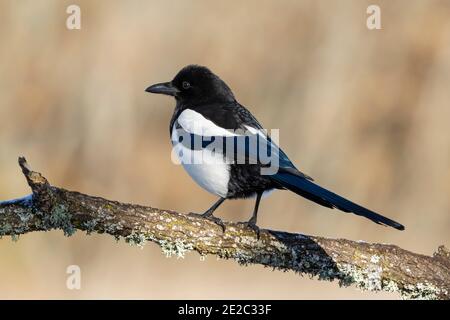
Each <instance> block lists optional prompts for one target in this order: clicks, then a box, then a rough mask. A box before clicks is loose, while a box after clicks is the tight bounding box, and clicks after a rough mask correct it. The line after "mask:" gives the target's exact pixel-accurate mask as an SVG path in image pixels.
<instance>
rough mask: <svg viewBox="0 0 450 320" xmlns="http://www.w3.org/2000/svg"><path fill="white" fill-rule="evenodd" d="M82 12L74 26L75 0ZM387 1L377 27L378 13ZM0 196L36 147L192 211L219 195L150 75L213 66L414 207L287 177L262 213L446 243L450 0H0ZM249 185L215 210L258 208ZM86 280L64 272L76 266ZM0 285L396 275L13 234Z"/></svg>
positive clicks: (44, 167) (200, 290) (286, 288)
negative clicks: (373, 13) (373, 17)
mask: <svg viewBox="0 0 450 320" xmlns="http://www.w3.org/2000/svg"><path fill="white" fill-rule="evenodd" d="M72 3H76V4H78V5H79V6H80V7H81V18H82V29H81V30H79V31H77V30H74V31H70V30H67V29H66V27H65V21H66V18H67V16H68V15H67V14H66V7H67V6H68V5H70V4H72ZM372 3H376V4H378V5H380V7H381V18H382V30H374V31H370V30H368V29H367V27H366V18H367V14H366V8H367V6H368V5H369V4H372ZM0 41H1V46H0V177H1V178H0V198H1V199H9V198H15V197H19V196H23V195H25V194H28V193H29V189H28V187H27V185H26V183H25V181H24V178H23V176H22V175H21V173H20V170H19V167H18V166H17V162H16V160H17V157H18V156H19V155H25V156H26V157H27V159H28V161H29V162H30V164H31V165H32V167H33V168H35V169H36V170H38V171H41V172H42V173H44V174H45V175H46V177H47V178H48V179H49V180H50V181H51V182H52V183H53V184H55V185H59V186H64V187H66V188H68V189H73V190H78V191H82V192H85V193H88V194H93V195H99V196H102V197H106V198H110V199H116V200H119V201H125V202H134V203H140V204H145V205H152V206H155V207H160V208H168V209H174V210H179V211H182V212H189V211H197V212H200V211H203V210H205V209H206V208H208V207H209V206H210V205H211V203H212V202H213V201H215V197H214V196H212V195H209V194H208V193H207V192H206V191H203V190H202V189H200V187H198V186H197V185H196V184H195V183H194V182H193V181H192V180H191V179H190V178H189V177H188V175H187V174H186V173H185V172H184V170H183V169H182V168H181V167H180V166H176V165H174V164H173V163H172V162H171V161H170V151H171V146H170V142H169V134H168V123H169V119H170V117H171V114H172V110H173V106H174V101H172V100H171V99H168V98H166V97H162V96H155V95H149V94H146V93H145V92H144V89H145V88H146V87H147V86H148V85H150V84H152V83H155V82H160V81H166V80H170V79H171V78H172V77H173V76H174V75H175V74H176V72H177V71H178V70H179V69H180V68H181V67H183V66H184V65H187V64H190V63H198V64H203V65H207V66H209V67H210V68H211V69H212V70H213V71H215V72H216V73H217V74H219V75H220V76H221V77H222V78H223V79H224V80H225V81H226V82H227V83H228V84H229V85H230V87H231V88H232V89H233V90H234V92H235V94H236V96H237V98H238V100H239V101H240V102H241V103H242V104H244V105H246V106H247V107H249V109H250V110H251V111H252V112H253V113H254V114H255V115H256V116H257V117H258V118H259V119H260V120H261V122H262V123H263V125H264V126H265V127H267V128H280V143H281V145H282V147H283V148H284V150H285V151H286V152H287V153H288V154H289V155H290V157H291V159H292V160H293V161H294V162H295V163H296V164H298V167H299V168H300V169H302V171H304V172H306V173H308V174H310V175H312V176H313V177H314V178H315V179H316V180H317V181H318V182H319V183H321V184H322V185H324V186H327V187H329V188H331V189H333V190H335V191H337V192H339V193H340V194H342V195H345V196H347V197H349V198H350V199H353V200H355V201H357V202H359V203H361V204H364V205H367V206H368V207H369V208H373V209H374V210H377V211H379V212H381V213H383V214H384V215H387V216H389V217H391V218H394V219H396V220H398V221H400V222H402V223H403V224H405V225H406V231H404V232H399V231H396V230H394V229H391V228H383V227H380V226H378V225H376V224H373V223H372V222H370V221H368V220H365V219H362V218H359V217H356V216H353V215H348V214H344V213H341V212H339V211H331V210H329V209H326V208H323V207H320V206H317V205H315V204H312V203H309V202H307V201H306V200H304V199H302V198H300V197H297V196H296V195H294V194H291V193H289V192H276V193H274V194H273V195H272V196H271V197H269V198H267V199H265V200H264V201H263V203H262V207H261V210H260V218H259V224H260V226H261V227H265V228H273V229H278V230H287V231H292V232H303V233H307V234H315V235H322V236H327V237H343V238H348V239H354V240H358V239H362V240H366V241H376V242H383V243H394V244H397V245H399V246H402V247H404V248H406V249H409V250H413V251H415V252H419V253H424V254H432V252H433V251H434V250H436V249H437V247H438V245H440V244H445V245H447V246H448V245H450V233H449V228H450V212H449V210H450V196H449V194H450V90H449V88H450V83H449V81H450V1H422V0H417V1H410V0H404V1H400V0H399V1H395V2H392V1H370V2H369V1H360V0H346V1H327V0H321V1H316V0H314V1H300V0H299V1H261V0H252V1H244V2H239V4H238V3H237V2H234V1H227V2H225V1H221V2H218V1H100V0H96V1H76V2H72V1H56V0H45V1H44V0H40V1H31V0H29V1H25V0H21V1H13V0H0ZM252 208H253V201H235V202H228V203H226V204H225V205H224V206H223V207H222V208H221V209H220V210H219V215H220V216H221V217H224V218H226V219H229V220H244V219H247V218H248V217H249V216H250V213H251V210H252ZM71 264H76V265H79V266H80V267H81V271H82V289H81V290H79V291H77V290H73V291H71V290H68V289H67V288H66V277H67V275H66V273H65V271H66V267H67V266H68V265H71ZM0 298H62V299H68V298H163V299H166V298H169V299H170V298H178V299H182V298H274V299H281V298H284V299H298V298H302V299H315V298H323V299H335V298H339V299H356V298H357V299H368V298H375V299H383V298H398V297H397V296H396V295H391V294H387V293H380V294H372V293H361V292H359V291H357V290H356V289H354V288H346V289H340V288H339V287H338V285H337V284H336V283H325V282H319V281H316V280H310V279H308V278H307V277H305V278H302V277H300V276H298V275H295V274H293V273H283V272H273V271H271V270H270V269H265V268H262V267H259V266H249V267H245V268H244V267H240V266H238V265H237V264H236V263H235V262H232V261H217V260H216V258H215V257H207V258H206V261H200V258H199V256H198V255H197V254H195V253H190V254H188V255H187V257H186V258H185V259H184V260H177V259H175V258H172V259H166V258H165V257H164V256H163V255H162V254H161V252H160V250H159V249H158V248H157V247H156V246H155V245H153V244H149V245H147V246H145V248H144V249H143V250H140V249H139V248H136V247H130V246H128V245H127V244H125V243H124V242H123V241H121V242H119V243H116V242H115V241H114V239H113V238H112V237H109V236H100V235H93V236H86V235H84V234H83V233H81V232H78V233H77V234H76V235H75V236H73V237H71V238H66V237H64V236H63V235H62V232H59V231H54V232H50V233H35V234H28V235H24V236H21V237H20V240H19V241H18V242H12V241H11V240H10V238H9V237H4V238H3V239H1V240H0Z"/></svg>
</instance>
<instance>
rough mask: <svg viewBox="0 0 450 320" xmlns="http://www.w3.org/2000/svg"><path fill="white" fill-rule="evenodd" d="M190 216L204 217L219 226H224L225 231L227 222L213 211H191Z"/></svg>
mask: <svg viewBox="0 0 450 320" xmlns="http://www.w3.org/2000/svg"><path fill="white" fill-rule="evenodd" d="M188 216H191V217H196V218H203V219H206V220H209V221H212V222H214V223H215V224H217V225H218V226H220V227H221V228H222V231H223V232H225V224H224V223H223V221H222V219H220V218H217V217H214V216H213V215H212V214H211V213H209V212H205V213H202V214H200V213H194V212H189V214H188Z"/></svg>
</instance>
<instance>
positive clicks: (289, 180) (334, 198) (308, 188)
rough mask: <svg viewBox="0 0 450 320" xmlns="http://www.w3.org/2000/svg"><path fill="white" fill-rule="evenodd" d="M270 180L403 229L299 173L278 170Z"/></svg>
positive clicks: (340, 207) (303, 194)
mask: <svg viewBox="0 0 450 320" xmlns="http://www.w3.org/2000/svg"><path fill="white" fill-rule="evenodd" d="M270 178H271V179H272V180H274V181H275V182H277V183H278V184H280V185H281V186H282V187H284V188H286V189H289V190H291V191H293V192H295V193H297V194H298V195H301V196H302V197H305V198H306V199H308V200H311V201H314V202H316V203H318V204H321V205H323V206H325V207H328V208H331V209H333V208H337V209H339V210H342V211H344V212H352V213H354V214H356V215H358V216H363V217H366V218H367V219H370V220H372V221H373V222H375V223H378V224H381V225H386V226H390V227H393V228H395V229H398V230H405V227H404V226H403V225H401V224H400V223H398V222H395V221H394V220H391V219H389V218H386V217H383V216H382V215H379V214H378V213H375V212H373V211H370V210H369V209H366V208H364V207H361V206H360V205H357V204H356V203H353V202H351V201H349V200H347V199H345V198H343V197H341V196H339V195H337V194H335V193H333V192H331V191H329V190H327V189H324V188H322V187H320V186H318V185H317V184H315V183H314V182H311V181H310V180H307V179H305V178H304V177H301V176H299V175H295V174H292V173H289V172H279V173H277V174H275V175H272V176H270Z"/></svg>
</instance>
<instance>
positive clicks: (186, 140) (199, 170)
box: [146, 65, 405, 236]
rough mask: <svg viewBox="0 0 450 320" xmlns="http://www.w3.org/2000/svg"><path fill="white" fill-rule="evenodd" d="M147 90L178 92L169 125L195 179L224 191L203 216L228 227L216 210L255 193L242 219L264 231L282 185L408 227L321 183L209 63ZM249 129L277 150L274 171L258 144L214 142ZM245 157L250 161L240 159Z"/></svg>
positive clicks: (189, 68)
mask: <svg viewBox="0 0 450 320" xmlns="http://www.w3.org/2000/svg"><path fill="white" fill-rule="evenodd" d="M146 91H147V92H150V93H156V94H164V95H168V96H172V97H174V98H175V101H176V105H175V110H174V113H173V115H172V119H171V120H170V126H169V133H170V136H171V141H172V144H173V147H174V148H177V152H176V153H177V155H178V156H179V157H180V160H181V163H182V165H183V167H184V168H185V170H186V171H187V172H188V173H189V175H190V176H191V177H192V179H194V180H195V182H196V183H197V184H199V185H200V186H201V187H202V188H204V189H206V190H207V191H209V192H210V193H212V194H214V195H216V196H218V197H219V199H218V200H217V202H215V203H214V204H213V205H212V206H211V208H209V209H208V210H206V212H205V213H203V214H201V215H200V216H202V217H203V218H206V219H209V220H212V221H214V222H215V223H217V224H218V225H220V226H222V228H224V229H225V227H224V224H223V222H222V220H221V219H219V218H217V217H215V216H214V215H213V213H214V211H215V210H216V209H217V208H218V207H219V206H220V205H221V204H222V203H223V202H224V201H225V200H226V199H242V198H251V197H254V198H256V202H255V206H254V210H253V215H252V217H251V218H250V220H248V221H246V222H242V223H243V224H245V225H247V226H248V227H250V228H252V229H253V230H254V231H255V232H256V233H257V234H258V236H259V228H258V227H257V225H256V222H257V215H258V208H259V203H260V200H261V198H262V196H263V195H264V194H267V193H269V192H271V191H273V190H276V189H284V190H290V191H292V192H294V193H296V194H298V195H300V196H302V197H304V198H306V199H308V200H310V201H313V202H315V203H318V204H320V205H322V206H325V207H327V208H331V209H333V208H337V209H339V210H341V211H344V212H350V213H354V214H356V215H359V216H363V217H365V218H368V219H370V220H372V221H373V222H375V223H377V224H380V225H385V226H391V227H393V228H395V229H398V230H404V229H405V227H404V226H403V225H401V224H400V223H398V222H396V221H393V220H391V219H389V218H386V217H384V216H382V215H380V214H378V213H375V212H373V211H371V210H369V209H366V208H364V207H362V206H360V205H358V204H356V203H353V202H351V201H349V200H347V199H345V198H343V197H341V196H339V195H337V194H335V193H333V192H331V191H329V190H327V189H325V188H323V187H321V186H319V185H318V184H316V183H314V182H313V181H314V180H313V179H312V178H311V177H310V176H308V175H306V174H304V173H302V172H301V171H299V170H298V169H297V168H296V167H295V165H294V164H293V163H292V162H291V161H290V160H289V158H288V157H287V155H286V154H285V153H284V152H283V151H282V150H281V149H280V148H279V147H278V146H277V145H276V143H275V142H274V141H273V140H272V139H271V137H270V136H269V135H268V134H267V132H266V131H265V130H264V129H263V127H262V126H261V124H260V123H259V122H258V120H256V118H255V117H254V116H253V115H252V114H251V113H250V111H249V110H247V108H245V107H244V106H242V105H241V104H240V103H239V102H238V101H237V100H236V98H235V96H234V94H233V92H232V91H231V89H230V88H229V87H228V85H227V84H226V83H225V82H224V81H223V80H222V79H220V78H219V77H218V76H217V75H215V74H214V73H213V72H211V71H210V70H209V69H208V68H207V67H204V66H199V65H188V66H186V67H184V68H183V69H181V70H180V71H179V72H178V74H177V75H176V76H175V78H173V80H172V81H170V82H163V83H157V84H154V85H152V86H150V87H148V88H147V89H146ZM247 134H248V135H249V136H253V137H257V138H258V139H259V140H262V141H263V144H261V145H262V146H264V143H265V144H266V146H267V147H268V148H269V149H270V151H271V152H273V154H274V155H275V156H274V159H275V160H276V162H277V166H276V170H274V172H270V174H267V173H263V169H264V168H265V167H267V164H266V163H263V162H262V161H261V159H260V157H258V153H259V151H258V150H256V151H255V150H251V149H255V148H249V143H244V144H240V145H241V147H236V145H232V144H231V145H230V147H229V148H228V149H227V148H226V146H228V144H227V143H225V142H222V143H220V142H219V143H214V145H215V146H214V150H211V148H210V146H211V145H212V143H211V142H212V141H220V139H222V140H223V141H225V140H226V141H227V142H228V140H230V139H236V138H239V137H242V136H245V135H247ZM196 138H199V139H200V143H193V141H195V139H196ZM197 140H198V139H197ZM258 145H260V144H258ZM256 149H258V148H256ZM229 150H232V152H228V151H229ZM211 151H214V152H211ZM229 154H231V156H229ZM196 156H200V157H199V158H200V159H201V161H197V162H195V161H192V159H193V158H195V157H196ZM230 158H231V160H233V161H230ZM186 159H188V160H186ZM239 159H241V160H242V159H243V160H244V161H236V160H239ZM191 214H193V213H191ZM195 215H198V214H195Z"/></svg>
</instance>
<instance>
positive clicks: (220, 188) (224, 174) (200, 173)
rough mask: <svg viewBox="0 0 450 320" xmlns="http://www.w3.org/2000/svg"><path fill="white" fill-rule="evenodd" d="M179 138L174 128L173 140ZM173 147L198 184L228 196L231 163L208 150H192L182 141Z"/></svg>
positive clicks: (211, 191) (215, 193)
mask: <svg viewBox="0 0 450 320" xmlns="http://www.w3.org/2000/svg"><path fill="white" fill-rule="evenodd" d="M177 140H178V139H177V137H176V132H175V130H174V131H172V142H174V141H177ZM173 147H174V148H173V153H175V154H176V157H177V158H178V160H179V163H181V164H182V165H183V167H184V169H185V170H186V171H187V172H188V173H189V175H190V176H191V178H192V179H194V181H195V182H197V184H198V185H200V186H201V187H202V188H203V189H205V190H206V191H208V192H210V193H212V194H214V195H217V196H219V197H223V198H225V197H226V196H227V193H228V181H229V179H230V170H229V165H228V164H226V163H225V161H224V160H223V159H221V158H220V157H218V156H215V157H214V156H212V155H211V154H210V153H209V152H207V151H203V150H191V149H189V148H186V147H185V146H184V145H183V144H182V143H174V144H173ZM180 155H181V156H180ZM172 158H173V157H172ZM192 160H194V161H192Z"/></svg>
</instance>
